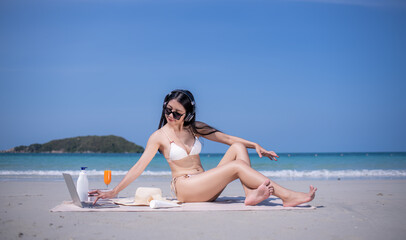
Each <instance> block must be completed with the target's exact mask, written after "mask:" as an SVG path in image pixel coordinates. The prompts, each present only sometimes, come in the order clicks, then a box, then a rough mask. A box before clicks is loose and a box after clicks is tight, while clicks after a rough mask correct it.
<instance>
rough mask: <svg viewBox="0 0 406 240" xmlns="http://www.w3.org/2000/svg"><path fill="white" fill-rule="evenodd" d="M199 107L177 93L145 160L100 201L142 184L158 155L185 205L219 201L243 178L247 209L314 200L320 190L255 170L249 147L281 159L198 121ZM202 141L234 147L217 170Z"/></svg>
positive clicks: (165, 108)
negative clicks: (298, 188)
mask: <svg viewBox="0 0 406 240" xmlns="http://www.w3.org/2000/svg"><path fill="white" fill-rule="evenodd" d="M195 119H196V113H195V102H194V97H193V95H192V93H190V92H189V91H187V90H174V91H172V92H171V93H169V94H168V95H167V96H166V97H165V100H164V104H163V110H162V116H161V120H160V123H159V127H158V130H157V131H155V132H154V133H153V134H152V135H151V136H150V138H149V140H148V143H147V146H146V148H145V151H144V153H143V154H142V156H141V158H140V159H139V160H138V161H137V163H136V164H135V165H134V166H133V167H132V168H131V169H130V170H129V171H128V173H127V174H126V176H125V177H124V178H123V180H121V182H120V183H119V184H118V185H117V186H116V187H115V188H114V189H113V190H112V191H109V192H101V191H99V190H96V191H92V192H90V193H92V194H96V196H97V198H96V200H95V201H94V203H96V202H97V200H98V199H100V198H102V199H105V198H113V197H115V196H116V195H117V194H118V193H119V192H120V191H121V190H123V189H124V188H125V187H127V186H128V185H129V184H130V183H131V182H133V181H134V180H135V179H137V178H138V177H139V176H140V175H141V173H142V172H143V171H144V170H145V168H146V167H147V166H148V164H149V163H150V161H151V160H152V159H153V157H154V156H155V154H156V153H157V151H160V152H161V153H162V154H163V155H164V156H165V158H166V159H167V161H168V164H169V166H170V168H171V171H172V177H173V178H172V182H171V187H172V190H173V191H174V192H175V194H176V196H177V198H178V200H179V201H181V202H203V201H214V200H216V199H217V197H218V196H219V195H220V194H221V192H222V191H223V190H224V188H225V187H226V186H227V185H228V184H229V183H230V182H232V181H234V180H236V179H240V181H241V183H242V186H243V188H244V191H245V196H246V198H245V204H246V205H256V204H258V203H260V202H262V201H263V200H265V199H267V198H268V197H269V196H270V195H271V194H273V195H275V196H277V197H279V198H280V199H282V201H283V206H296V205H299V204H301V203H305V202H309V201H311V200H313V198H314V196H315V192H316V190H317V189H316V188H314V187H313V186H310V191H309V192H308V193H301V192H295V191H292V190H288V189H286V188H283V187H281V186H280V185H278V184H277V183H275V182H274V181H271V180H269V179H268V178H267V177H265V176H264V175H262V174H261V173H259V172H258V171H256V170H254V169H253V168H251V162H250V158H249V156H248V152H247V148H253V149H255V150H256V151H257V153H258V155H259V156H260V157H262V156H266V157H269V158H270V159H271V160H276V158H277V157H279V156H278V155H277V154H276V153H275V152H273V151H267V150H265V149H264V148H262V147H261V146H260V145H259V144H257V143H253V142H250V141H247V140H245V139H242V138H238V137H234V136H230V135H227V134H225V133H223V132H220V131H218V130H216V129H214V128H213V127H211V126H209V125H207V124H205V123H203V122H197V121H195ZM199 137H204V138H206V139H209V140H212V141H216V142H220V143H224V144H227V145H230V148H229V149H228V150H227V152H226V154H225V155H224V157H223V158H222V159H221V161H220V163H219V164H218V166H217V167H215V168H213V169H210V170H208V171H204V169H203V167H202V165H201V162H200V157H199V153H200V151H201V143H200V141H199Z"/></svg>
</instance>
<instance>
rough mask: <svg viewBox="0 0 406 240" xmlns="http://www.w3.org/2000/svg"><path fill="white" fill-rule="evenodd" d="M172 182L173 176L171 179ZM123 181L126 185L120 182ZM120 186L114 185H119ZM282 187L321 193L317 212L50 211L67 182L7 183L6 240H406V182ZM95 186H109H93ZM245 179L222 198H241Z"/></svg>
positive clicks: (165, 186) (164, 185) (127, 193)
mask: <svg viewBox="0 0 406 240" xmlns="http://www.w3.org/2000/svg"><path fill="white" fill-rule="evenodd" d="M168 179H169V178H168ZM117 181H118V180H117ZM117 181H113V183H112V185H111V186H115V184H117ZM278 183H280V184H281V185H282V186H285V187H287V188H290V189H293V190H297V191H308V186H309V185H310V184H312V185H314V186H316V187H317V188H318V189H319V190H318V192H317V196H316V198H315V200H314V201H313V202H311V205H313V206H316V207H317V209H316V210H314V211H301V210H297V211H271V212H269V211H248V212H241V211H239V212H237V211H236V212H173V213H169V212H156V213H154V212H121V213H109V212H98V213H94V212H85V213H83V212H57V213H53V212H50V209H51V208H53V207H55V206H56V205H58V204H60V203H62V202H63V201H66V200H70V197H69V193H68V191H67V188H66V185H65V183H64V182H49V181H36V182H21V181H4V182H0V190H1V191H0V204H1V205H0V206H1V208H0V212H1V217H0V235H1V236H2V239H17V238H19V239H20V238H21V239H123V238H125V239H126V238H133V237H134V236H136V238H137V239H142V238H143V239H151V238H165V239H179V234H180V232H179V230H180V229H182V231H183V233H182V236H183V238H186V239H297V238H299V237H300V238H301V239H402V238H403V237H404V236H405V235H406V229H405V228H404V220H405V219H406V207H405V205H404V202H405V201H406V189H405V188H404V186H405V184H406V180H404V179H394V180H387V179H380V180H362V179H361V180H341V181H337V180H335V181H334V180H300V181H280V182H278ZM141 186H143V187H159V188H161V189H162V191H163V195H164V196H167V197H170V196H171V193H170V186H169V182H168V181H167V179H165V180H163V179H160V180H159V181H158V180H155V181H145V180H144V181H138V180H137V181H135V182H134V183H132V184H131V185H130V186H129V187H127V188H126V189H125V190H123V191H122V192H121V193H120V196H124V197H131V196H133V194H134V193H135V190H136V188H137V187H141ZM90 187H91V188H105V185H104V184H103V183H102V182H100V183H99V184H96V183H94V184H91V185H90ZM242 194H243V190H242V188H241V185H240V183H239V182H238V181H234V182H233V183H231V184H230V185H229V186H228V187H227V188H226V189H225V191H224V192H223V193H222V196H241V195H242Z"/></svg>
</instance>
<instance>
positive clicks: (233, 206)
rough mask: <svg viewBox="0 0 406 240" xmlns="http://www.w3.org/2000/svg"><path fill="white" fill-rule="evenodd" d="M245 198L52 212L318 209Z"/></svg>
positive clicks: (70, 207) (62, 206)
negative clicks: (251, 202)
mask: <svg viewBox="0 0 406 240" xmlns="http://www.w3.org/2000/svg"><path fill="white" fill-rule="evenodd" d="M244 200H245V198H244V197H220V198H218V199H217V200H216V201H214V202H195V203H182V204H181V206H180V207H174V208H158V209H153V208H150V207H149V206H124V205H120V207H119V208H101V209H95V208H80V207H78V206H75V205H74V204H72V202H63V203H62V204H60V205H58V206H56V207H54V208H52V209H51V212H205V211H271V210H314V209H316V207H314V206H311V205H309V204H301V205H299V206H296V207H283V206H282V200H280V199H279V198H268V199H267V200H265V201H263V202H261V203H260V204H258V205H256V206H245V205H244Z"/></svg>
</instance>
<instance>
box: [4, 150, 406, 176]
mask: <svg viewBox="0 0 406 240" xmlns="http://www.w3.org/2000/svg"><path fill="white" fill-rule="evenodd" d="M140 156H141V154H38V153H37V154H27V153H0V181H7V180H46V181H55V180H60V179H61V174H62V172H68V173H71V174H72V175H78V174H79V172H80V167H82V166H85V167H88V170H87V173H88V175H89V176H90V177H92V176H102V175H103V171H104V170H105V169H110V170H112V174H113V176H124V175H125V174H126V173H127V171H128V170H129V169H130V168H131V167H132V166H133V165H134V164H135V163H136V162H137V161H138V159H139V158H140ZM222 156H223V154H201V155H200V157H201V161H202V164H203V167H204V169H205V170H208V169H210V168H213V167H215V166H216V165H217V164H218V162H219V161H220V159H221V158H222ZM250 157H251V162H252V167H253V168H255V169H256V170H258V171H260V172H261V173H263V174H264V175H265V176H268V177H270V178H279V179H280V178H282V179H308V178H311V179H337V178H342V179H345V178H351V179H353V178H406V153H305V154H301V153H290V154H288V153H286V154H280V158H279V160H278V161H271V160H269V159H268V158H259V157H258V155H256V154H250ZM170 175H171V173H170V169H169V166H168V164H167V162H166V160H165V158H164V157H163V156H162V155H161V154H157V155H156V156H155V158H154V159H153V160H152V161H151V163H150V164H149V165H148V167H147V168H146V171H145V172H144V173H143V175H142V176H141V177H145V176H149V177H157V178H158V177H162V176H170Z"/></svg>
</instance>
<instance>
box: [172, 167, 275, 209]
mask: <svg viewBox="0 0 406 240" xmlns="http://www.w3.org/2000/svg"><path fill="white" fill-rule="evenodd" d="M237 178H239V179H240V180H241V182H242V183H243V184H244V185H246V186H247V187H249V188H251V189H255V190H253V191H251V192H250V194H249V195H247V196H246V199H247V200H249V204H250V205H254V204H257V203H259V202H261V201H263V200H265V199H266V198H268V197H269V195H270V192H269V189H268V186H266V185H267V184H268V185H269V179H267V178H266V177H265V176H264V175H262V174H261V173H259V172H257V171H255V170H254V169H252V168H251V167H249V166H247V164H246V163H245V162H243V161H241V160H236V161H232V162H230V163H228V164H224V165H222V166H219V167H216V168H213V169H211V170H209V171H206V172H203V173H200V174H198V175H194V176H191V177H189V178H179V179H178V180H177V182H176V189H177V194H178V199H179V200H180V201H183V202H200V201H210V200H212V199H213V198H214V197H215V196H216V195H218V194H219V193H220V192H221V191H222V190H223V189H224V188H225V187H226V186H227V184H229V183H230V182H232V181H234V180H235V179H237ZM259 187H261V188H260V189H259ZM257 190H258V191H257ZM258 192H260V193H258ZM261 194H262V195H261Z"/></svg>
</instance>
